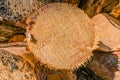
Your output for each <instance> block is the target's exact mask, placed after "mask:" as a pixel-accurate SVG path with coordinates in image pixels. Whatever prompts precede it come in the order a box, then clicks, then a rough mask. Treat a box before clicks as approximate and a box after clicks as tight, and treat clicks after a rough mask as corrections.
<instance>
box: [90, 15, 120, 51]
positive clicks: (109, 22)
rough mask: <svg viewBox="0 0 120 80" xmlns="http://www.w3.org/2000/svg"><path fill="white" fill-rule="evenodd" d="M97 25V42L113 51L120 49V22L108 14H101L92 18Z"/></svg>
mask: <svg viewBox="0 0 120 80" xmlns="http://www.w3.org/2000/svg"><path fill="white" fill-rule="evenodd" d="M92 21H93V22H94V24H95V33H96V36H97V37H96V40H97V41H102V43H103V44H105V45H106V46H108V47H109V48H110V49H111V51H114V50H115V49H116V50H117V48H120V35H119V34H120V21H119V20H116V19H115V18H114V17H112V16H109V15H107V14H99V15H96V16H94V17H93V18H92Z"/></svg>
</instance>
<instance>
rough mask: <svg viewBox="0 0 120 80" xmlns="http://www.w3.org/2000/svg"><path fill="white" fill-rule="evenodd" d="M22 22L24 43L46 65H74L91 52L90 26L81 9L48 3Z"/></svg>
mask: <svg viewBox="0 0 120 80" xmlns="http://www.w3.org/2000/svg"><path fill="white" fill-rule="evenodd" d="M26 22H27V23H28V25H29V26H28V29H27V37H28V39H27V40H28V41H27V43H28V47H29V48H30V50H31V52H32V53H33V54H34V56H35V57H36V58H38V59H39V60H40V61H41V62H42V63H43V64H46V65H47V66H48V67H49V68H54V69H70V70H71V69H75V68H77V67H79V66H80V65H82V64H83V63H84V62H86V61H87V60H88V59H89V58H90V57H91V56H92V49H91V48H92V47H93V43H94V27H93V25H92V24H91V21H90V19H89V17H88V16H87V15H86V14H85V13H84V11H83V10H81V9H79V8H77V7H75V6H73V5H71V4H67V3H52V4H48V5H46V6H43V7H41V8H40V9H39V10H38V11H37V12H36V13H35V14H34V15H33V16H31V17H29V18H28V19H27V21H26Z"/></svg>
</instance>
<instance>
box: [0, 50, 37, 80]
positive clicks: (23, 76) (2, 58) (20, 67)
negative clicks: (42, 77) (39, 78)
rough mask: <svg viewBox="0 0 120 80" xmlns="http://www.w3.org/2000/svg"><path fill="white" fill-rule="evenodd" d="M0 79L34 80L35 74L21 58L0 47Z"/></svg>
mask: <svg viewBox="0 0 120 80" xmlns="http://www.w3.org/2000/svg"><path fill="white" fill-rule="evenodd" d="M0 80H36V76H35V75H34V72H33V68H32V67H31V65H30V64H28V63H27V62H24V60H23V58H21V57H19V56H17V55H14V54H12V53H10V52H8V51H6V50H2V49H0Z"/></svg>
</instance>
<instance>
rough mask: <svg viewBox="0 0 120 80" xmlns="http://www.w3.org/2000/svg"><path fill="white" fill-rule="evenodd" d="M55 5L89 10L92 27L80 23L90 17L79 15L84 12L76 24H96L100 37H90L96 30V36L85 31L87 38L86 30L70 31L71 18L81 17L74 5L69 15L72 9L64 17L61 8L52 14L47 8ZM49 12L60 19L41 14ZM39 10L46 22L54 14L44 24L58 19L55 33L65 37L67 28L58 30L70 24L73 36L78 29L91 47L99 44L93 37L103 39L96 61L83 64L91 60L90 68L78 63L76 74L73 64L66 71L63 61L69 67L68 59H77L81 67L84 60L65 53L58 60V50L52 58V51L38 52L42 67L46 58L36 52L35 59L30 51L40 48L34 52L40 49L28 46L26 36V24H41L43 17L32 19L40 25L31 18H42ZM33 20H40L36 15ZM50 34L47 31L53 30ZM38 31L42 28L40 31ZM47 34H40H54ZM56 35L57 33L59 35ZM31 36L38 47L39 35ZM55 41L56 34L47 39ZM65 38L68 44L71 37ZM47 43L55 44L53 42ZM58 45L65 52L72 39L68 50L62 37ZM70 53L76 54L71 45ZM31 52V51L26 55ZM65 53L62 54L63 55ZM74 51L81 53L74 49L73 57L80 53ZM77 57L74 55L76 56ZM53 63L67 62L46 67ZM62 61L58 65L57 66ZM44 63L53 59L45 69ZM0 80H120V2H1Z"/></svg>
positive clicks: (51, 0) (72, 0)
mask: <svg viewBox="0 0 120 80" xmlns="http://www.w3.org/2000/svg"><path fill="white" fill-rule="evenodd" d="M54 2H57V3H60V2H62V3H63V2H64V3H69V4H73V7H75V6H78V7H79V8H81V9H83V10H84V11H85V13H87V14H88V16H89V17H91V19H90V18H87V19H89V20H88V22H89V23H88V24H87V23H83V22H81V21H80V22H79V19H80V20H81V18H82V17H84V18H85V16H83V15H82V16H81V18H80V17H78V15H80V14H82V13H79V14H78V15H77V14H76V16H77V17H76V18H78V21H73V22H76V24H80V25H81V23H83V25H88V26H90V25H91V24H93V25H92V26H90V27H92V28H93V27H94V28H95V31H93V33H95V38H94V37H90V35H91V34H90V33H91V32H90V33H89V32H88V33H89V34H88V33H87V32H85V33H87V34H86V35H83V34H82V32H81V34H79V31H82V30H79V29H78V31H77V30H76V29H74V28H75V27H73V28H70V27H71V25H72V23H73V22H70V21H69V20H74V19H75V15H74V16H73V17H72V16H70V14H71V13H72V11H71V10H72V8H71V7H69V9H68V10H67V11H68V15H66V14H65V13H64V12H67V11H63V13H62V11H60V12H61V13H62V16H59V15H58V12H59V8H60V7H59V6H57V7H56V8H55V9H56V11H55V10H54V11H51V12H49V9H46V8H47V7H46V4H49V3H54ZM62 7H64V9H66V8H65V6H62ZM41 9H42V10H41ZM52 9H53V8H52ZM75 9H76V8H75ZM75 9H74V10H75ZM40 10H41V11H40ZM44 10H46V11H45V12H47V11H48V12H49V13H51V15H52V14H54V16H55V17H54V18H50V17H51V15H50V14H49V15H48V13H45V14H43V15H42V16H41V14H42V12H43V13H44ZM57 10H58V11H57ZM38 11H39V12H40V13H39V14H37V18H38V15H39V17H40V19H39V20H40V21H41V20H42V18H43V16H46V15H48V17H47V18H48V19H47V18H44V20H42V23H45V22H46V21H48V23H49V25H50V24H52V23H53V24H54V23H56V22H57V21H58V22H57V23H56V25H55V24H54V25H55V26H57V27H55V28H54V27H53V28H54V29H52V31H53V32H54V33H55V34H56V33H59V32H60V33H63V32H62V30H58V29H64V28H65V27H61V25H64V26H67V24H68V23H69V22H70V23H71V24H70V25H69V27H68V33H72V31H73V30H75V31H73V33H74V32H77V33H74V34H75V36H76V37H77V38H78V37H79V36H78V35H80V36H82V35H83V36H82V39H84V40H85V39H86V40H87V43H89V42H88V41H89V39H90V40H91V41H93V40H92V39H94V40H95V42H97V41H98V42H99V43H98V44H97V46H95V47H94V48H93V53H92V54H90V56H91V55H93V56H92V57H91V59H89V61H87V62H86V61H83V62H86V63H84V65H82V66H81V65H77V67H75V68H74V67H73V68H74V69H72V70H71V69H69V68H68V65H67V69H66V68H65V67H66V65H65V64H63V63H64V62H65V61H66V64H67V60H69V61H70V62H72V61H73V60H76V59H77V60H76V62H78V63H80V62H81V61H80V60H79V59H78V58H80V57H78V58H75V59H73V58H71V59H67V58H68V57H66V56H65V55H67V56H69V54H65V55H64V56H63V55H62V56H61V55H59V56H58V55H57V54H56V55H54V56H53V54H54V52H51V53H50V54H49V52H50V51H48V52H46V50H42V51H43V52H44V51H45V52H46V54H45V56H44V54H43V53H40V55H39V54H38V55H39V56H40V58H41V59H43V60H42V61H43V62H42V64H41V61H40V60H41V59H40V60H39V59H38V58H39V57H38V55H37V56H36V53H33V54H34V56H36V57H37V58H35V59H34V58H33V54H32V56H31V54H30V53H29V52H28V50H32V49H33V50H32V52H34V49H35V51H36V48H37V47H35V48H33V46H34V45H33V44H32V46H31V45H27V44H26V43H27V42H26V36H25V35H26V26H30V27H33V26H34V25H35V24H36V22H37V21H36V20H37V19H32V20H34V21H35V22H33V21H31V19H30V18H31V16H33V15H34V14H36V12H38ZM83 14H84V13H83ZM67 16H68V17H67ZM33 17H34V18H35V17H36V15H35V16H33ZM52 17H53V16H52ZM57 17H59V19H57ZM66 17H67V18H66ZM26 19H27V21H26ZM52 19H54V20H52ZM62 19H63V22H62ZM85 20H86V18H85ZM30 21H31V22H30ZM67 21H68V22H67ZM26 22H27V23H26ZM28 22H29V24H28ZM34 23H35V24H34ZM48 23H46V25H48ZM59 23H60V24H59ZM73 24H74V23H73ZM76 24H74V25H76ZM37 25H40V23H39V22H38V23H37ZM37 28H39V27H37ZM42 28H45V26H42ZM29 29H34V28H29ZM40 29H41V27H40ZM69 29H70V31H69ZM82 29H87V28H82ZM90 29H91V28H89V29H88V31H91V30H90ZM45 30H46V29H45ZM49 30H50V29H49ZM49 30H47V31H48V32H49ZM35 31H37V29H35ZM38 31H39V29H38ZM38 31H37V32H38ZM57 31H58V32H57ZM85 31H86V30H85ZM31 32H32V31H31ZM42 32H45V31H44V30H42V31H41V34H40V36H41V35H43V34H44V35H47V34H48V33H42ZM60 33H59V34H60ZM55 34H53V36H54V35H55ZM66 34H67V33H66ZM31 37H32V39H33V40H31V42H33V43H35V42H36V38H37V40H39V39H38V37H36V36H35V35H34V33H33V34H32V36H31ZM51 37H52V35H48V38H47V39H49V38H51ZM29 38H30V36H29V34H28V39H29ZM43 38H44V36H43ZM61 38H62V41H63V42H64V41H65V40H66V39H68V38H66V39H65V38H64V37H61ZM77 38H75V37H73V38H72V39H77ZM82 39H81V40H82ZM41 40H42V39H41V38H40V40H39V41H41ZM43 40H45V39H43ZM47 41H48V42H49V40H47ZM55 41H56V45H55V44H54V47H56V48H55V49H57V47H59V48H60V50H61V49H62V48H63V47H64V48H65V47H66V45H68V44H67V43H66V42H67V40H66V42H65V43H62V45H63V44H65V45H64V46H62V45H61V46H60V45H58V44H60V43H57V42H60V41H61V40H59V38H58V39H57V38H56V40H53V42H52V43H54V42H55ZM48 42H47V43H48ZM93 42H94V41H93ZM49 44H50V43H49ZM69 44H71V45H72V43H69ZM82 44H86V43H85V42H83V43H82ZM92 44H93V43H92ZM38 45H39V44H38ZM45 45H46V44H45V43H44V45H42V46H45ZM76 45H78V46H74V47H77V48H78V47H79V45H81V44H76ZM86 45H87V44H86ZM95 45H96V43H95ZM26 46H28V47H26ZM68 47H69V46H67V48H68ZM47 48H48V47H47ZM70 49H71V50H72V47H70ZM26 50H27V52H28V53H27V54H24V52H25V51H26ZM48 50H49V49H48ZM60 50H58V52H59V51H60ZM84 50H85V49H84ZM101 50H102V51H101ZM37 51H38V50H37ZM52 51H54V50H52ZM67 51H69V50H67ZM80 51H81V50H80ZM80 51H79V52H80ZM60 52H63V53H64V51H62V50H61V51H60ZM74 52H75V51H73V52H72V53H73V54H74ZM37 53H39V52H37ZM72 53H71V54H72ZM29 54H30V55H29ZM41 54H42V56H41ZM51 54H52V56H51ZM87 55H88V54H87ZM74 56H75V55H74ZM54 57H57V58H54ZM63 57H64V58H63ZM71 57H73V55H72V56H71ZM53 58H54V59H53ZM52 59H53V61H52V62H53V63H54V64H55V63H58V62H60V61H62V63H59V64H60V65H58V64H55V65H57V67H56V66H54V67H56V68H53V66H52V68H51V66H50V67H49V66H46V64H49V63H50V62H51V61H50V60H52ZM58 59H61V60H58ZM57 60H58V62H56V61H57ZM39 61H40V62H39ZM44 61H45V63H46V62H47V61H49V62H47V63H46V64H45V65H44V64H43V63H44ZM69 61H68V62H69ZM78 63H77V64H78ZM61 65H62V66H61ZM63 65H65V66H63ZM71 65H72V64H71ZM69 67H70V66H69ZM49 68H50V69H49ZM63 68H65V69H63ZM60 69H63V70H60ZM0 79H2V80H4V79H6V80H8V79H9V80H36V79H37V80H84V79H86V80H119V79H120V4H119V0H97V1H96V0H25V2H23V0H1V1H0Z"/></svg>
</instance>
